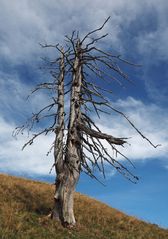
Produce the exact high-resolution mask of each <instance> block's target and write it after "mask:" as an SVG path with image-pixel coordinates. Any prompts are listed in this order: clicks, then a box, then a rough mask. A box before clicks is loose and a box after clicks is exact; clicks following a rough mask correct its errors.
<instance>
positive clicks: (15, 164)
mask: <svg viewBox="0 0 168 239" xmlns="http://www.w3.org/2000/svg"><path fill="white" fill-rule="evenodd" d="M15 127H16V126H15V125H14V124H11V123H8V122H7V121H5V120H4V119H3V118H0V132H1V138H0V169H1V170H2V171H4V172H8V171H11V172H17V173H28V174H31V173H32V174H40V175H47V174H49V171H50V168H51V166H52V165H53V157H52V155H51V154H50V155H49V156H46V153H47V152H48V151H49V149H50V147H51V145H52V143H53V140H54V138H53V136H51V135H50V136H41V137H39V139H37V141H36V142H35V143H34V144H33V145H32V146H28V147H26V148H25V149H24V150H23V151H22V150H21V148H22V146H23V145H24V143H25V142H26V140H28V139H27V138H25V137H21V136H20V137H18V139H17V140H16V139H15V138H14V137H12V131H13V130H14V128H15Z"/></svg>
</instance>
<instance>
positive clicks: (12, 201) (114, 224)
mask: <svg viewBox="0 0 168 239" xmlns="http://www.w3.org/2000/svg"><path fill="white" fill-rule="evenodd" d="M0 195H1V197H0V238H1V239H46V238H47V239H51V238H52V239H53V238H54V239H88V238H90V239H95V238H98V239H106V238H107V239H113V238H114V239H167V238H168V230H164V229H161V228H159V227H158V226H157V225H152V224H148V223H145V222H143V221H140V220H138V219H136V218H135V217H129V216H127V215H125V214H124V213H122V212H119V211H118V210H116V209H113V208H111V207H109V206H107V205H105V204H103V203H100V202H98V201H96V200H94V199H91V198H89V197H86V196H84V195H81V194H79V193H76V195H75V215H76V219H77V226H76V228H74V229H71V230H68V229H66V228H63V227H62V226H61V224H60V223H59V222H57V221H53V220H51V219H50V218H48V217H47V215H48V214H49V212H50V211H51V208H52V206H53V200H52V198H53V195H54V186H51V185H49V184H46V183H40V182H35V181H31V180H26V179H22V178H16V177H12V176H7V175H0Z"/></svg>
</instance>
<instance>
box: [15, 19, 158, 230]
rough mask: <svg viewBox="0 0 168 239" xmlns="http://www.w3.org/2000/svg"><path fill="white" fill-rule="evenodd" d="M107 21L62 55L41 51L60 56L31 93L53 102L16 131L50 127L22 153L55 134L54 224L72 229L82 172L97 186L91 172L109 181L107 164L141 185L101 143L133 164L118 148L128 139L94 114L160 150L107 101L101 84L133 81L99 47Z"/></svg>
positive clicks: (116, 58) (73, 40)
mask: <svg viewBox="0 0 168 239" xmlns="http://www.w3.org/2000/svg"><path fill="white" fill-rule="evenodd" d="M108 20H109V18H107V19H106V21H105V22H104V23H103V25H102V26H101V27H100V28H97V29H95V30H93V31H91V32H89V33H88V34H86V35H85V36H84V37H83V38H82V40H81V39H80V37H79V34H78V32H75V31H74V32H73V33H72V35H71V36H70V37H69V36H66V37H65V39H66V46H65V47H64V49H63V47H61V46H60V45H59V44H57V45H48V44H44V45H41V46H42V47H43V48H51V49H53V50H54V49H56V50H57V52H58V53H59V55H60V56H59V57H57V58H56V59H54V60H48V59H44V60H45V66H46V68H47V69H49V71H50V73H51V75H52V79H53V80H52V81H51V82H45V83H42V84H39V85H37V87H36V88H35V89H34V90H33V92H32V93H34V92H36V91H38V90H41V89H44V90H49V91H52V92H54V96H53V97H52V98H51V100H52V102H51V103H50V104H49V105H47V106H45V107H44V108H42V109H41V110H40V111H39V112H38V113H35V114H33V116H32V117H31V119H29V120H28V121H27V123H26V124H25V125H23V126H21V127H18V128H17V129H16V131H15V134H18V133H20V132H21V133H22V132H23V131H24V129H26V128H28V129H29V130H32V129H33V127H34V125H35V123H38V122H40V121H42V120H44V119H46V120H47V122H52V124H51V125H49V126H47V127H45V128H44V129H42V130H41V131H40V132H38V133H35V134H34V135H33V137H32V138H31V139H30V140H29V141H28V142H27V143H26V144H25V145H24V146H23V148H24V147H25V146H27V145H31V144H32V143H33V142H34V140H35V139H36V138H37V137H38V136H39V135H41V134H45V135H46V134H48V133H52V132H53V133H55V135H56V137H55V140H54V145H53V148H54V158H55V162H54V165H53V166H54V167H55V171H56V190H55V195H54V201H55V203H54V209H53V211H52V218H57V219H59V220H60V221H61V222H62V224H63V225H64V226H68V227H69V226H73V225H75V217H74V211H73V197H74V191H75V186H76V184H77V182H78V179H79V176H80V173H81V171H84V172H85V173H87V174H88V175H89V176H90V177H92V178H96V179H97V180H98V178H97V177H96V176H95V175H94V173H93V168H95V167H96V168H97V169H98V170H99V171H100V172H101V173H102V174H103V175H104V177H105V164H106V163H108V164H110V165H111V166H112V167H114V168H115V169H116V170H117V171H118V172H119V173H121V174H122V175H124V176H125V177H126V178H127V179H129V180H130V181H132V182H134V183H135V182H136V181H137V180H138V177H136V176H135V175H133V174H132V173H131V172H130V171H129V170H128V168H127V167H125V166H124V165H123V163H121V162H119V161H118V160H117V159H116V158H115V157H113V156H112V155H111V153H110V152H109V151H108V150H107V149H106V147H105V146H104V144H103V141H106V142H107V143H108V144H109V145H110V147H111V149H112V150H113V151H114V152H116V153H117V154H120V155H121V156H122V157H124V158H125V159H126V160H128V161H129V162H130V160H129V159H128V158H127V157H126V156H125V155H123V154H122V153H121V152H120V150H119V149H118V148H117V146H118V145H120V146H123V145H124V144H125V143H126V142H127V138H125V137H114V136H112V135H108V134H106V133H104V132H102V131H101V129H100V128H98V126H97V125H96V123H95V122H94V121H93V119H92V115H93V114H94V112H95V113H96V114H97V116H98V117H100V113H102V112H103V113H107V114H109V110H111V111H114V112H116V113H118V114H120V115H122V116H123V117H124V118H125V119H126V120H127V121H128V123H129V124H131V126H132V127H133V128H134V129H135V130H136V131H137V133H138V134H140V135H141V136H142V137H143V138H144V139H146V140H147V141H148V142H149V143H150V144H151V145H152V146H153V147H157V146H158V145H156V146H155V145H153V144H152V142H151V141H150V140H149V139H148V138H146V137H145V136H144V135H143V134H142V133H141V132H140V131H139V130H138V129H137V128H136V127H135V125H134V124H133V123H132V122H131V121H130V120H129V119H128V117H127V116H126V115H125V114H124V113H123V112H120V111H118V110H117V109H115V108H113V107H112V105H111V103H110V101H109V100H108V99H107V98H106V97H105V95H106V93H105V92H108V93H111V91H110V90H109V89H108V90H107V89H103V88H102V87H101V86H100V84H99V82H101V81H106V80H111V81H116V82H118V83H119V84H120V85H121V84H122V81H123V80H129V79H128V76H127V74H125V73H124V72H123V71H122V69H121V68H120V63H122V64H129V65H134V64H132V63H131V62H128V61H126V60H124V59H122V58H121V56H120V55H113V54H112V53H111V52H108V51H104V50H102V49H100V48H98V47H97V43H98V42H99V41H100V40H102V39H103V38H105V37H106V36H107V34H104V35H101V36H97V35H98V34H97V33H99V32H100V31H101V30H102V28H103V27H104V25H105V24H106V23H107V21H108ZM66 95H68V96H67V98H68V99H69V107H70V109H69V111H67V112H66V109H65V107H64V101H65V96H66ZM66 122H68V123H66Z"/></svg>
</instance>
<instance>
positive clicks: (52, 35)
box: [0, 0, 168, 64]
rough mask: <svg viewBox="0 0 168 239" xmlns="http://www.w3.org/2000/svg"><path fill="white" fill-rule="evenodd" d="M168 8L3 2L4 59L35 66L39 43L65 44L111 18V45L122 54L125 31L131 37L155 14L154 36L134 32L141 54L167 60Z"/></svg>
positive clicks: (0, 43) (159, 4) (0, 44)
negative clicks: (66, 38)
mask: <svg viewBox="0 0 168 239" xmlns="http://www.w3.org/2000/svg"><path fill="white" fill-rule="evenodd" d="M167 7H168V3H167V1H164V0H155V1H148V0H143V1H133V0H127V1H124V0H118V1H110V0H108V1H106V2H103V1H100V0H95V1H92V2H91V1H89V0H86V1H81V0H79V1H78V3H77V2H76V1H75V0H68V1H61V0H58V1H53V0H50V1H47V2H46V1H44V0H41V1H37V0H35V1H34V0H33V1H32V0H23V1H19V0H15V1H9V0H1V8H0V31H1V37H0V51H1V56H3V57H5V58H6V59H7V60H11V61H12V62H13V64H16V63H23V62H31V63H32V59H33V61H34V59H37V57H39V55H41V54H42V53H40V52H39V47H38V42H43V41H47V42H62V40H63V37H64V35H65V34H69V33H71V31H72V30H80V31H81V33H82V34H83V33H87V31H89V30H92V29H94V28H95V27H97V26H100V24H102V22H103V21H104V19H105V18H107V17H108V16H109V15H110V16H111V21H110V22H109V24H108V25H107V26H106V29H105V31H106V30H107V32H109V33H110V36H109V38H108V40H109V44H110V45H111V46H112V47H113V48H116V47H117V48H118V49H120V50H122V48H123V42H124V40H123V39H121V38H120V36H121V35H120V33H121V32H122V31H124V29H126V31H128V33H129V31H130V30H131V27H132V25H133V24H134V23H135V22H139V20H141V19H144V17H146V18H145V19H146V21H148V19H147V16H148V15H150V14H151V13H152V12H154V13H155V15H154V16H153V17H154V18H157V22H158V23H157V24H158V28H157V29H156V31H154V32H152V31H150V29H148V31H149V32H145V34H144V32H141V31H140V29H138V30H137V31H136V32H135V33H136V34H135V35H136V37H137V42H138V47H139V50H140V51H141V52H143V53H144V52H146V51H148V52H149V51H150V49H152V50H153V49H155V52H156V53H157V52H159V54H161V55H162V56H163V55H164V56H167V55H168V54H167V52H165V45H166V46H167V41H166V39H167V27H166V26H167V21H166V16H167ZM93 13H94V14H93ZM145 14H146V15H145ZM144 24H146V23H144ZM144 27H145V26H144ZM130 34H131V32H130ZM134 37H135V36H132V37H131V38H134ZM33 57H34V58H33Z"/></svg>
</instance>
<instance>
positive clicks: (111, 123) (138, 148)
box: [97, 97, 168, 160]
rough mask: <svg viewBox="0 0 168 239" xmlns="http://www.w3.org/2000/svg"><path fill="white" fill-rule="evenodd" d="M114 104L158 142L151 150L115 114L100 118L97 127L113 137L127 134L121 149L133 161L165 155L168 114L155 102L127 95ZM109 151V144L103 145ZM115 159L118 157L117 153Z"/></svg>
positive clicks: (167, 138) (122, 119)
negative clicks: (158, 145)
mask: <svg viewBox="0 0 168 239" xmlns="http://www.w3.org/2000/svg"><path fill="white" fill-rule="evenodd" d="M113 105H114V106H115V107H116V108H118V109H120V110H121V111H123V112H124V113H125V114H126V115H127V116H128V117H129V119H130V120H131V121H132V122H133V123H134V125H135V126H136V127H137V128H138V129H139V130H140V131H141V132H142V133H143V134H144V135H145V136H146V137H148V138H149V139H150V140H151V141H152V142H153V144H155V145H157V144H161V146H160V147H158V148H156V149H154V148H153V147H152V146H151V145H150V144H149V143H148V142H147V141H146V140H144V139H142V137H141V136H140V135H138V133H137V132H136V131H135V130H134V129H133V128H132V127H131V126H130V125H129V123H128V122H127V121H126V120H125V119H124V118H122V116H117V115H115V116H114V114H113V115H112V116H111V118H109V117H104V118H102V119H100V120H99V121H97V122H99V126H100V128H101V129H102V131H105V132H107V133H109V134H111V135H113V136H116V137H128V138H130V139H128V143H129V144H130V145H125V147H124V148H122V147H121V152H122V153H124V154H125V155H126V156H127V157H129V158H130V159H132V160H136V159H137V160H144V159H150V158H162V159H163V158H167V152H168V136H167V132H168V127H167V125H168V114H167V112H165V110H164V109H162V108H160V107H158V106H157V105H155V104H144V103H143V102H142V101H139V100H136V99H134V98H132V97H128V98H127V99H126V100H118V101H117V102H116V103H113ZM106 147H108V149H109V150H110V148H109V146H108V145H106ZM118 158H119V159H120V158H121V157H120V156H119V155H118Z"/></svg>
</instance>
